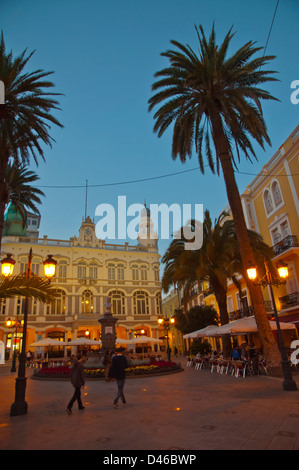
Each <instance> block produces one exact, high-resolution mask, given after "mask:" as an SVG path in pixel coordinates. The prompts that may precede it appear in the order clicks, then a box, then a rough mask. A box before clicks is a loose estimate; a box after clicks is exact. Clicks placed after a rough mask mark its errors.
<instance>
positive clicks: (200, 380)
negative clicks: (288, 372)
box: [0, 360, 299, 454]
mask: <svg viewBox="0 0 299 470" xmlns="http://www.w3.org/2000/svg"><path fill="white" fill-rule="evenodd" d="M182 366H183V367H184V371H183V372H180V373H176V374H171V375H164V376H160V377H145V378H128V379H127V380H126V384H125V395H126V398H127V402H128V404H127V406H126V407H124V406H123V405H122V404H121V403H120V407H119V409H114V408H113V406H112V403H113V398H114V396H115V394H116V383H115V382H109V383H107V382H105V381H103V380H100V381H86V387H85V388H84V389H83V390H82V397H83V404H84V405H85V409H84V410H80V411H79V410H78V408H77V404H75V405H74V407H73V413H72V415H71V416H69V415H68V414H67V413H66V405H67V403H68V401H69V399H70V398H71V395H72V394H73V387H72V386H71V384H70V382H69V381H40V380H33V379H31V378H30V376H31V374H32V369H27V377H28V379H27V388H26V401H27V403H28V414H27V415H23V416H15V417H10V414H9V412H10V406H11V404H12V402H13V401H14V390H15V377H16V374H15V373H13V374H12V373H11V372H10V368H9V367H8V365H6V366H3V365H2V366H0V395H1V397H0V449H2V450H14V449H16V450H101V451H106V452H105V454H107V451H109V452H108V454H109V453H111V452H112V451H113V450H115V451H116V450H118V451H120V450H123V451H130V450H144V451H145V453H144V454H146V451H149V450H161V451H162V450H163V451H168V452H169V453H176V452H177V453H182V452H181V451H183V452H185V453H186V454H188V453H189V454H190V453H192V452H195V451H199V450H222V449H225V450H230V449H236V450H238V449H239V450H278V449H281V450H295V449H296V450H298V449H299V391H293V392H285V391H283V389H282V379H280V378H270V377H267V376H253V377H250V376H249V377H245V378H242V377H239V378H236V377H231V376H222V375H219V374H217V373H216V372H213V373H211V372H210V371H209V370H202V371H198V370H195V369H194V368H189V367H185V366H186V362H185V360H184V361H183V362H182ZM295 377H296V376H295ZM296 379H298V382H299V376H298V375H297V377H296ZM298 382H297V385H298V389H299V383H298Z"/></svg>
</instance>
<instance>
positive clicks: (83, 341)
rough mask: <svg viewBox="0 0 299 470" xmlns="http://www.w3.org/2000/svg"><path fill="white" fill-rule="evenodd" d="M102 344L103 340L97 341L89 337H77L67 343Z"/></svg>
mask: <svg viewBox="0 0 299 470" xmlns="http://www.w3.org/2000/svg"><path fill="white" fill-rule="evenodd" d="M100 344H102V341H96V340H95V339H89V338H84V337H82V338H77V339H74V340H73V341H69V342H68V343H67V345H68V346H84V345H86V346H89V345H90V346H93V345H94V346H96V345H100Z"/></svg>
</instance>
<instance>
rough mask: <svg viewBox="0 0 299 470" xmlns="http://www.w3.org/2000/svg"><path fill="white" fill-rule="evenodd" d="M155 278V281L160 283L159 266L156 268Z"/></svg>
mask: <svg viewBox="0 0 299 470" xmlns="http://www.w3.org/2000/svg"><path fill="white" fill-rule="evenodd" d="M154 277H155V281H160V273H159V268H158V266H155V267H154Z"/></svg>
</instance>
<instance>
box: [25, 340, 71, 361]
mask: <svg viewBox="0 0 299 470" xmlns="http://www.w3.org/2000/svg"><path fill="white" fill-rule="evenodd" d="M66 345H67V343H64V342H63V341H58V340H57V339H52V338H44V339H41V340H40V341H36V342H35V343H31V344H30V346H31V347H32V348H39V347H41V348H43V347H49V346H66ZM48 356H49V353H48V350H47V360H48Z"/></svg>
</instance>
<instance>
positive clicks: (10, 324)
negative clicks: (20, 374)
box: [6, 318, 24, 372]
mask: <svg viewBox="0 0 299 470" xmlns="http://www.w3.org/2000/svg"><path fill="white" fill-rule="evenodd" d="M23 324H24V320H21V321H19V320H11V319H10V318H8V319H7V320H6V326H7V328H15V330H14V337H13V341H12V348H13V355H12V363H11V369H10V372H16V370H17V369H16V356H17V351H16V346H17V344H16V343H17V333H18V328H23Z"/></svg>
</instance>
